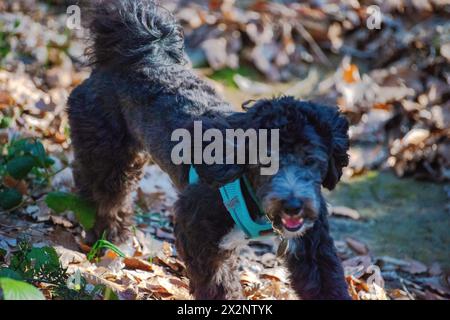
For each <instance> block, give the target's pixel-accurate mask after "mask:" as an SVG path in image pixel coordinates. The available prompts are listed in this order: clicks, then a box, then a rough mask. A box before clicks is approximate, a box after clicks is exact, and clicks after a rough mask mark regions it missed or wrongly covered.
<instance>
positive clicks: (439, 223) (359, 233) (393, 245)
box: [327, 172, 450, 268]
mask: <svg viewBox="0 0 450 320" xmlns="http://www.w3.org/2000/svg"><path fill="white" fill-rule="evenodd" d="M327 198H328V200H329V202H330V203H331V204H333V205H339V206H347V207H350V208H353V209H356V210H357V211H359V213H360V214H361V219H360V220H349V219H343V218H339V217H332V218H331V230H332V233H333V235H334V237H335V239H338V240H342V239H344V238H345V237H354V238H356V239H358V240H361V241H363V242H365V243H366V244H367V245H368V246H369V248H370V249H371V252H372V253H373V254H376V255H390V256H395V257H398V258H412V259H417V260H419V261H423V262H425V263H432V262H435V261H437V262H439V263H441V264H442V265H443V266H444V267H445V268H449V267H450V255H449V247H450V234H449V230H450V217H449V214H450V213H449V212H448V209H447V207H446V206H447V202H446V201H447V197H446V193H445V190H444V185H442V184H436V183H430V182H423V181H417V180H414V179H410V178H404V179H399V178H397V177H395V176H394V175H393V174H391V173H386V172H369V173H368V174H366V175H364V176H361V177H358V178H353V179H351V180H350V181H347V182H342V183H341V184H340V185H339V186H338V188H337V189H336V190H335V191H333V192H332V193H328V194H327Z"/></svg>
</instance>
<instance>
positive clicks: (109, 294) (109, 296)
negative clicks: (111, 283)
mask: <svg viewBox="0 0 450 320" xmlns="http://www.w3.org/2000/svg"><path fill="white" fill-rule="evenodd" d="M103 300H119V297H118V296H117V294H116V293H115V292H114V291H113V290H112V289H111V288H110V287H106V288H105V293H104V294H103Z"/></svg>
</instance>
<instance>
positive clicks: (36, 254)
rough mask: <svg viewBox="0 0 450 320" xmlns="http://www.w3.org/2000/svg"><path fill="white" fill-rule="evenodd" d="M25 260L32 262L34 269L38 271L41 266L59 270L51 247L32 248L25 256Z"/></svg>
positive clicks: (56, 257)
mask: <svg viewBox="0 0 450 320" xmlns="http://www.w3.org/2000/svg"><path fill="white" fill-rule="evenodd" d="M27 259H29V260H30V261H32V262H33V265H34V269H36V270H39V269H40V268H42V267H43V266H48V267H51V268H59V266H60V264H59V258H58V254H57V253H56V251H55V249H54V248H52V247H42V248H32V249H31V250H30V252H29V253H28V254H27Z"/></svg>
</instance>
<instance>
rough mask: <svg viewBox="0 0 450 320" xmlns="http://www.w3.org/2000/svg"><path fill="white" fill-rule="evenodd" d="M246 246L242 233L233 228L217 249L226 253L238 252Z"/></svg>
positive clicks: (246, 241)
mask: <svg viewBox="0 0 450 320" xmlns="http://www.w3.org/2000/svg"><path fill="white" fill-rule="evenodd" d="M247 244H248V239H247V238H246V237H245V233H244V231H242V230H241V229H239V228H238V227H234V228H233V230H231V231H230V232H229V233H228V234H227V235H225V237H223V238H222V241H220V244H219V248H220V249H223V250H227V251H231V250H240V249H242V248H243V247H245V246H246V245H247Z"/></svg>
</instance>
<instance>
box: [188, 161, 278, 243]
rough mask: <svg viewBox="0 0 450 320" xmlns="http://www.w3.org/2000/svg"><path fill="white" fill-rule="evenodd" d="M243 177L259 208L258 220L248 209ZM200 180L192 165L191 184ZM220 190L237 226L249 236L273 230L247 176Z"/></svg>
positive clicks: (261, 234) (254, 236)
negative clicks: (243, 188) (243, 189)
mask: <svg viewBox="0 0 450 320" xmlns="http://www.w3.org/2000/svg"><path fill="white" fill-rule="evenodd" d="M241 179H242V182H243V183H244V185H245V187H246V188H247V190H248V193H249V194H250V196H251V197H252V199H253V201H255V203H256V204H257V206H258V208H259V211H260V212H259V213H260V217H261V218H260V219H258V220H257V221H255V220H253V219H252V217H251V215H250V212H249V210H248V207H247V204H246V202H245V198H244V194H243V193H242V188H241ZM199 180H200V178H199V176H198V174H197V171H196V170H195V168H194V167H193V166H191V167H190V170H189V184H195V183H197V182H199ZM219 191H220V195H221V196H222V201H223V203H224V205H225V207H226V208H227V211H228V212H229V213H230V215H231V218H233V220H234V222H235V224H236V226H238V228H240V229H241V230H242V231H243V232H244V233H245V234H246V235H247V237H248V238H258V237H261V236H264V235H266V234H267V233H269V232H273V227H272V223H271V222H270V221H269V219H268V218H267V216H266V215H265V214H264V212H263V210H262V208H261V206H260V204H259V201H258V199H257V197H256V195H255V193H254V192H253V188H252V187H251V185H250V182H249V181H248V179H247V178H246V177H245V176H243V177H242V178H239V179H236V180H234V181H232V182H230V183H227V184H226V185H224V186H223V187H220V189H219Z"/></svg>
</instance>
